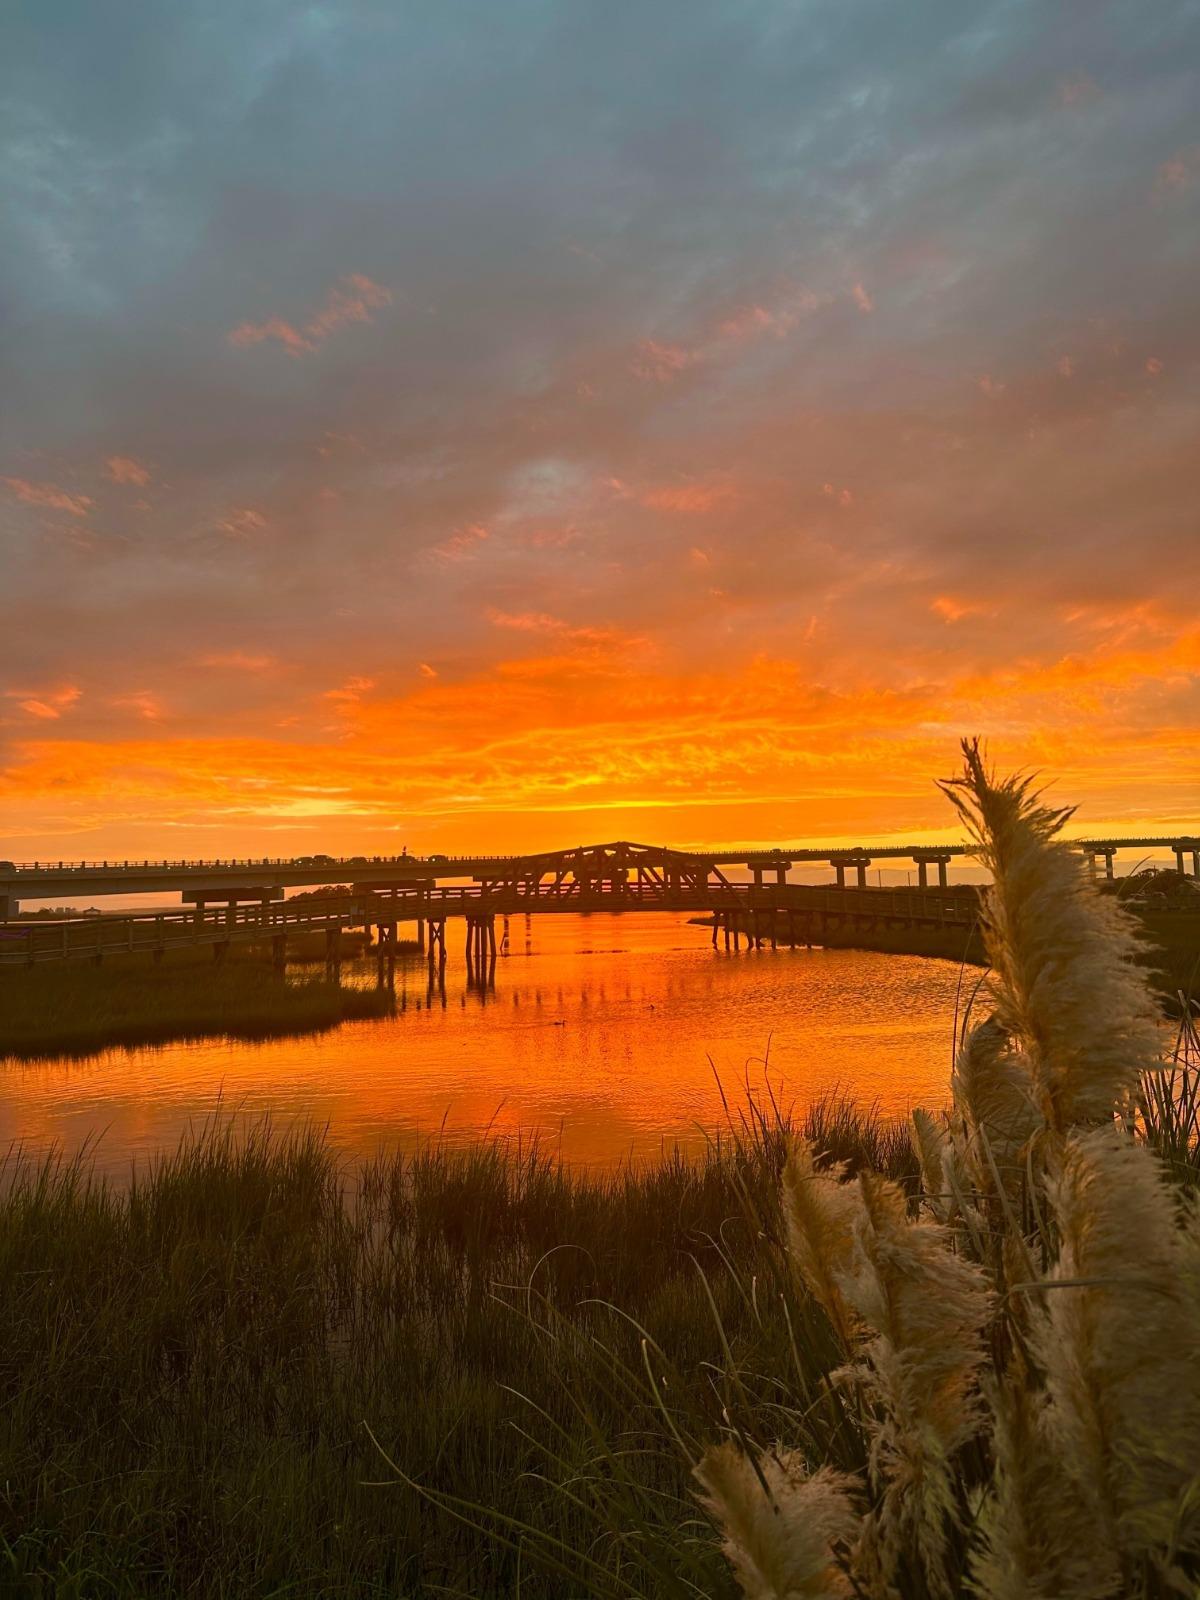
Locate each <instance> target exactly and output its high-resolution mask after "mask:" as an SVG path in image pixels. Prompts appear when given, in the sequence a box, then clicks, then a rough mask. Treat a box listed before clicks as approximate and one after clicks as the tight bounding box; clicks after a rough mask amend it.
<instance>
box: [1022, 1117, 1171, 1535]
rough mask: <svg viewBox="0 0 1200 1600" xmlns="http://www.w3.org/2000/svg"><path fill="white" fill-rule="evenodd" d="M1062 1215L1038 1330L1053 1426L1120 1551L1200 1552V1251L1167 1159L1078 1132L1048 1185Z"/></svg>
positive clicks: (1065, 1458)
mask: <svg viewBox="0 0 1200 1600" xmlns="http://www.w3.org/2000/svg"><path fill="white" fill-rule="evenodd" d="M1047 1187H1048V1197H1049V1200H1050V1204H1051V1206H1052V1208H1053V1210H1054V1213H1055V1217H1056V1220H1057V1223H1058V1229H1059V1234H1060V1238H1061V1246H1060V1250H1059V1256H1058V1261H1057V1262H1056V1264H1055V1266H1054V1268H1053V1269H1052V1270H1051V1272H1050V1273H1049V1274H1048V1275H1047V1278H1046V1282H1047V1284H1048V1285H1049V1286H1050V1289H1051V1291H1052V1292H1051V1293H1049V1294H1048V1295H1047V1296H1046V1309H1045V1313H1044V1315H1043V1317H1042V1319H1041V1320H1040V1322H1038V1323H1036V1324H1035V1327H1034V1344H1035V1349H1036V1352H1037V1355H1038V1358H1039V1361H1040V1363H1041V1365H1042V1367H1043V1369H1044V1370H1045V1373H1046V1389H1047V1396H1048V1414H1047V1420H1048V1431H1049V1434H1050V1436H1051V1438H1052V1439H1053V1440H1054V1442H1055V1445H1056V1453H1057V1455H1058V1457H1059V1459H1060V1461H1061V1463H1062V1466H1063V1470H1064V1471H1065V1472H1066V1473H1067V1474H1068V1475H1069V1476H1070V1478H1071V1479H1072V1480H1073V1482H1074V1484H1075V1488H1076V1492H1077V1494H1078V1496H1079V1498H1080V1499H1081V1501H1082V1502H1083V1503H1084V1504H1085V1505H1086V1506H1087V1507H1088V1508H1089V1509H1090V1512H1091V1516H1092V1519H1093V1524H1094V1528H1095V1538H1096V1539H1097V1540H1100V1539H1102V1538H1103V1537H1104V1532H1105V1530H1108V1531H1109V1536H1110V1537H1111V1538H1113V1539H1114V1541H1115V1545H1116V1548H1117V1550H1118V1551H1119V1552H1120V1554H1121V1555H1122V1556H1123V1557H1125V1558H1126V1560H1129V1559H1134V1560H1136V1559H1138V1558H1142V1557H1150V1558H1151V1559H1154V1558H1155V1555H1156V1552H1162V1551H1165V1550H1168V1549H1171V1548H1175V1549H1177V1550H1181V1551H1185V1552H1189V1553H1192V1554H1195V1553H1197V1552H1200V1503H1198V1502H1197V1499H1196V1484H1197V1482H1198V1481H1200V1270H1198V1269H1200V1251H1198V1249H1197V1241H1196V1233H1195V1227H1194V1216H1192V1215H1191V1214H1189V1216H1188V1218H1187V1221H1188V1223H1189V1226H1188V1227H1186V1228H1185V1227H1182V1226H1181V1225H1180V1222H1181V1219H1180V1215H1179V1206H1180V1202H1179V1201H1178V1200H1177V1198H1176V1196H1175V1194H1174V1193H1173V1191H1172V1189H1171V1188H1170V1186H1169V1184H1168V1182H1167V1180H1166V1177H1165V1174H1164V1170H1163V1167H1162V1163H1161V1162H1160V1161H1159V1160H1158V1158H1157V1157H1156V1156H1155V1155H1154V1153H1153V1152H1152V1151H1150V1150H1148V1149H1147V1148H1146V1146H1145V1145H1142V1144H1138V1143H1135V1142H1134V1140H1132V1139H1131V1138H1129V1137H1128V1136H1127V1135H1125V1134H1123V1133H1121V1132H1119V1131H1117V1130H1113V1129H1100V1130H1096V1131H1094V1132H1091V1133H1087V1134H1082V1135H1078V1134H1077V1135H1075V1136H1074V1137H1073V1138H1072V1139H1071V1140H1069V1141H1068V1143H1067V1145H1066V1148H1065V1150H1064V1152H1063V1155H1062V1159H1061V1162H1060V1163H1059V1164H1058V1167H1057V1170H1056V1171H1055V1172H1054V1173H1053V1174H1052V1176H1051V1178H1050V1181H1049V1184H1048V1186H1047Z"/></svg>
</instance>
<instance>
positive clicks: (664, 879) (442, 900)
mask: <svg viewBox="0 0 1200 1600" xmlns="http://www.w3.org/2000/svg"><path fill="white" fill-rule="evenodd" d="M489 866H490V867H492V870H491V871H489V872H488V873H487V874H486V875H482V876H481V877H480V878H479V879H478V880H477V881H472V882H448V883H439V882H437V881H435V880H432V879H429V878H421V879H411V878H408V877H404V878H392V879H391V880H390V881H388V880H387V879H386V878H385V879H383V880H382V881H381V880H380V878H379V877H378V876H376V877H375V878H374V879H373V880H372V881H368V882H366V883H353V884H351V885H350V886H349V887H348V892H347V890H346V888H345V887H343V888H342V890H341V891H340V892H333V893H330V894H329V895H328V896H325V895H304V896H303V897H300V898H297V899H293V900H272V899H269V898H267V897H266V896H265V895H264V894H263V892H262V891H261V890H257V889H256V890H253V891H243V890H232V891H231V890H230V889H229V888H217V889H210V890H190V891H184V892H185V893H187V894H189V896H193V897H194V905H193V908H192V909H190V910H186V911H152V912H135V913H126V914H119V915H113V916H100V915H91V916H83V917H68V918H63V919H62V920H58V921H49V920H36V921H34V920H29V921H22V922H9V923H7V924H5V925H3V926H0V965H3V966H31V965H38V964H41V963H44V962H50V961H72V960H75V961H93V962H100V961H103V960H104V959H105V958H106V957H110V956H116V955H129V954H139V953H140V954H143V955H145V954H148V955H150V956H152V957H154V958H156V959H161V958H162V956H163V955H164V954H165V953H166V951H168V950H172V949H181V948H196V947H209V948H211V949H212V951H213V952H214V955H215V956H216V957H217V959H221V958H223V957H224V955H225V954H226V952H227V951H228V950H229V948H230V946H231V945H234V944H253V945H267V944H269V945H270V947H271V950H272V954H273V957H274V959H275V960H276V962H278V963H282V962H283V961H284V959H285V958H286V953H287V943H288V939H289V937H291V936H293V935H297V934H314V933H316V934H322V933H323V934H324V936H325V955H326V961H327V963H328V964H329V965H331V966H336V965H337V964H338V962H339V961H340V949H341V934H342V933H343V931H344V930H346V929H348V928H363V929H364V930H366V932H367V933H368V935H370V934H371V932H372V930H374V932H375V943H376V950H377V953H378V957H379V961H380V965H381V968H383V967H384V966H385V965H386V967H388V968H389V969H391V968H393V967H394V961H395V954H396V951H397V948H398V930H399V929H400V927H402V926H404V925H406V924H408V925H412V927H413V928H414V930H415V934H416V939H417V942H418V944H419V946H420V948H421V949H422V950H423V951H424V952H425V953H426V954H427V956H428V959H429V961H430V962H431V963H436V964H444V963H445V961H446V959H447V925H448V924H449V923H450V922H452V921H454V920H455V919H461V920H462V921H463V922H464V924H465V935H466V940H465V943H466V956H467V960H468V962H469V963H471V964H472V965H475V964H478V963H483V962H486V961H488V960H490V959H492V958H494V957H495V955H496V954H497V951H498V948H499V945H500V943H502V941H503V936H504V933H506V931H507V929H506V928H505V927H503V925H504V924H506V923H507V921H508V919H510V918H512V917H515V916H525V915H533V914H534V913H537V914H538V915H546V914H556V913H559V914H561V913H586V912H617V913H626V912H647V911H671V912H682V913H691V914H693V915H711V916H712V917H713V931H712V939H713V943H714V945H715V944H717V943H719V942H720V940H721V939H723V940H724V943H725V946H726V947H727V948H734V949H736V948H739V947H740V945H741V943H742V941H743V940H745V941H747V942H748V943H751V944H761V943H763V942H765V941H767V940H769V941H770V942H772V943H774V942H776V941H777V939H779V938H780V937H786V938H787V939H788V940H789V942H801V943H803V942H806V941H807V942H820V939H819V937H818V935H819V934H820V933H821V931H822V930H823V929H824V928H826V926H827V925H829V924H831V922H832V920H834V919H836V920H837V921H838V922H839V923H842V922H848V923H851V924H853V923H866V922H870V923H871V924H876V923H879V922H880V921H881V920H882V921H884V922H888V923H892V924H897V925H900V924H908V925H920V926H926V927H939V928H944V929H947V928H950V927H954V928H957V929H960V930H963V931H964V932H965V931H966V930H968V929H969V928H970V926H971V925H972V923H973V921H974V917H975V906H976V896H975V891H973V890H971V889H969V888H967V889H955V890H949V889H947V890H941V889H936V890H935V889H928V888H926V889H867V888H835V887H828V888H827V887H811V886H806V885H800V884H789V883H788V882H787V867H786V864H784V863H782V862H780V863H773V865H772V867H771V868H765V867H761V866H760V867H758V868H754V867H753V866H752V867H751V871H752V872H753V874H754V877H753V881H751V882H749V883H742V882H734V881H731V880H730V879H729V878H728V877H727V876H726V874H725V873H724V872H723V871H722V869H721V867H720V866H718V865H717V864H715V863H714V862H712V861H711V860H709V859H707V858H702V857H699V856H695V855H690V854H687V853H684V852H681V851H671V850H665V849H659V848H655V847H652V846H645V845H635V844H627V843H617V844H611V845H594V846H588V847H584V848H581V849H578V850H568V851H558V852H554V853H551V854H547V855H539V856H522V857H512V858H507V859H505V860H503V861H499V862H495V863H489ZM768 873H770V874H771V876H772V877H773V879H774V881H771V878H770V877H768ZM249 893H253V895H254V898H252V899H251V898H249V897H248V895H249ZM225 896H228V898H227V899H224V900H223V903H221V904H213V903H211V902H212V901H216V900H222V899H223V897H225ZM498 919H499V921H500V922H501V924H502V932H501V938H500V940H499V941H498V938H497V927H496V925H497V920H498Z"/></svg>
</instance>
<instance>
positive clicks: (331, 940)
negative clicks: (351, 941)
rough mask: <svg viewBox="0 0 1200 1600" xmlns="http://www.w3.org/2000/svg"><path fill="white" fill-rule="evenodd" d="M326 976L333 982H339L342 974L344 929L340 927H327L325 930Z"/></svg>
mask: <svg viewBox="0 0 1200 1600" xmlns="http://www.w3.org/2000/svg"><path fill="white" fill-rule="evenodd" d="M325 976H326V978H327V979H328V980H329V981H330V982H331V983H337V982H338V981H339V980H340V978H341V976H342V930H341V929H340V928H326V930H325Z"/></svg>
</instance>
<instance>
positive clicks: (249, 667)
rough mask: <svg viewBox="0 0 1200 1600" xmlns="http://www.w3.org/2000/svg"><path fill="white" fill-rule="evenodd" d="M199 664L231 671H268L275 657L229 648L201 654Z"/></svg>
mask: <svg viewBox="0 0 1200 1600" xmlns="http://www.w3.org/2000/svg"><path fill="white" fill-rule="evenodd" d="M198 664H199V665H200V666H202V667H213V668H215V669H217V670H226V671H229V672H267V671H269V670H270V669H271V668H272V667H273V666H274V665H275V657H274V656H267V655H247V654H246V653H244V652H243V651H241V650H228V651H226V652H225V653H224V654H218V655H211V656H201V657H200V660H199V663H198Z"/></svg>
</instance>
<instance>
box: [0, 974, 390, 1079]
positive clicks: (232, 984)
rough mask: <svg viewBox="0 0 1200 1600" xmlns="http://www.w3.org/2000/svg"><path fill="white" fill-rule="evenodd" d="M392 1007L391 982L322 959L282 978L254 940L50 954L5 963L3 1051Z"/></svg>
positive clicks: (293, 1029) (263, 1026)
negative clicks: (375, 983) (339, 970)
mask: <svg viewBox="0 0 1200 1600" xmlns="http://www.w3.org/2000/svg"><path fill="white" fill-rule="evenodd" d="M390 1010H391V999H390V996H388V995H387V994H386V993H385V992H383V991H378V990H374V989H362V988H353V987H350V986H343V985H340V984H337V983H332V982H328V981H327V980H326V979H325V977H324V973H323V969H321V970H320V971H318V972H307V973H306V972H305V971H304V969H301V975H300V976H299V977H289V978H288V979H287V980H284V979H282V978H281V977H280V976H279V975H277V974H276V973H275V972H274V970H273V969H272V967H271V964H270V962H269V960H266V959H264V958H263V957H262V956H261V955H260V954H259V953H257V952H255V951H253V950H251V949H246V950H235V951H231V952H230V955H229V958H228V959H227V960H226V961H225V962H223V963H221V964H218V963H216V962H214V961H213V960H212V958H211V956H206V957H205V958H203V959H201V958H198V957H197V955H196V954H195V953H194V952H192V951H187V952H171V953H168V955H167V958H166V959H165V960H164V961H163V962H162V964H161V965H158V966H156V965H154V964H153V963H152V962H151V961H149V960H148V959H147V958H146V957H144V956H129V957H114V958H112V959H110V960H109V961H106V962H105V963H104V965H103V966H100V967H94V966H91V965H82V964H78V963H74V962H72V963H66V962H64V963H62V964H47V965H45V966H40V967H33V968H23V969H19V970H18V969H8V970H5V971H4V972H0V1057H5V1056H11V1057H16V1058H18V1059H23V1060H34V1059H38V1058H45V1057H47V1056H56V1055H87V1054H91V1053H93V1052H95V1051H98V1050H103V1049H106V1048H108V1047H109V1046H112V1045H129V1046H135V1045H142V1044H165V1043H168V1042H170V1041H173V1040H180V1039H196V1038H204V1037H211V1036H213V1035H225V1036H228V1037H231V1038H244V1039H257V1038H267V1037H270V1036H272V1035H283V1034H290V1033H310V1032H315V1031H318V1030H320V1029H323V1028H332V1027H336V1026H337V1024H338V1023H340V1022H345V1021H348V1020H350V1019H352V1018H356V1017H374V1016H384V1015H387V1014H388V1012H390Z"/></svg>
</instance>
